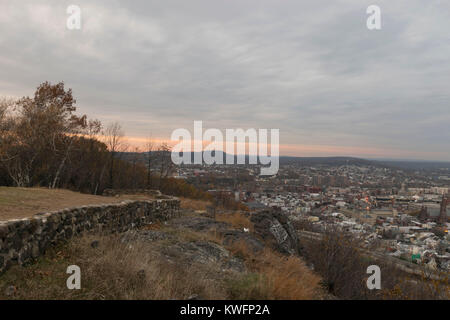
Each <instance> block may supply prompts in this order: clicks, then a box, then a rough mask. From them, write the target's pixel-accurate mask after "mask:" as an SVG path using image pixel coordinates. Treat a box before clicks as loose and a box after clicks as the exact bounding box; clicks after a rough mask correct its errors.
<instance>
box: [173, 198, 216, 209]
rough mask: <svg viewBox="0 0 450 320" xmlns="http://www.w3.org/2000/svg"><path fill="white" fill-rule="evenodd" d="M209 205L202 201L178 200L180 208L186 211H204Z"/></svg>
mask: <svg viewBox="0 0 450 320" xmlns="http://www.w3.org/2000/svg"><path fill="white" fill-rule="evenodd" d="M210 205H211V203H210V202H208V201H204V200H194V199H188V198H180V208H181V209H187V210H206V207H207V206H210Z"/></svg>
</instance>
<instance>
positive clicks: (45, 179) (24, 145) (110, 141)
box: [0, 82, 211, 199]
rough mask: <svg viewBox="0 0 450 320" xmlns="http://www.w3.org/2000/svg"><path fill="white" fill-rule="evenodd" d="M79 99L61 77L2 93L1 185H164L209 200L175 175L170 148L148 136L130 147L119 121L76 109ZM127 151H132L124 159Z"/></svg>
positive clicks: (86, 188)
mask: <svg viewBox="0 0 450 320" xmlns="http://www.w3.org/2000/svg"><path fill="white" fill-rule="evenodd" d="M75 104H76V100H75V99H74V97H73V95H72V90H71V89H66V88H65V87H64V83H63V82H59V83H57V84H51V83H49V82H44V83H42V84H40V85H39V86H38V87H37V89H36V91H35V93H34V96H33V97H22V98H20V99H11V98H0V185H2V186H16V187H35V186H40V187H48V188H67V189H71V190H75V191H80V192H84V193H91V194H101V193H102V192H103V190H104V189H106V188H113V189H143V188H147V189H160V190H161V191H162V192H163V193H166V194H173V195H177V196H184V197H190V198H196V199H210V198H211V196H210V195H208V194H207V193H205V192H203V191H201V190H198V189H196V188H195V187H193V186H192V185H190V184H188V183H186V182H185V181H184V180H181V179H175V178H173V177H171V175H172V173H173V171H174V169H175V168H174V166H173V163H172V161H171V160H170V147H169V146H168V145H167V144H166V143H162V144H160V145H156V144H155V143H153V141H152V140H151V139H150V138H149V139H148V140H147V143H146V144H145V146H144V150H143V149H141V148H131V147H130V146H129V145H128V144H127V142H126V140H125V133H124V131H123V129H122V127H121V126H120V124H119V123H118V122H114V123H111V124H109V125H107V126H106V127H104V126H103V124H102V123H101V122H100V121H99V120H98V119H89V118H88V117H87V116H86V115H78V114H76V106H75ZM127 151H132V152H131V153H129V154H131V156H128V157H126V159H125V158H124V155H126V154H127V153H126V152H127Z"/></svg>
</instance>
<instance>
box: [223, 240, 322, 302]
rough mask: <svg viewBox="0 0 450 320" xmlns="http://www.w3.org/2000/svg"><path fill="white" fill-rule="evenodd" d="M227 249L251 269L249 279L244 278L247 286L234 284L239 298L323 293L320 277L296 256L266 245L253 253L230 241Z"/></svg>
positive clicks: (298, 297)
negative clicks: (284, 254) (258, 251)
mask: <svg viewBox="0 0 450 320" xmlns="http://www.w3.org/2000/svg"><path fill="white" fill-rule="evenodd" d="M230 250H231V252H233V253H234V254H235V255H237V256H240V257H242V258H243V259H244V261H245V263H246V266H247V268H249V270H250V271H252V272H253V275H252V276H250V281H249V278H248V277H245V278H243V280H242V281H243V282H244V283H245V284H246V285H244V286H242V287H240V286H239V285H238V286H237V289H236V291H237V294H238V295H240V296H241V298H242V299H274V300H311V299H318V298H320V296H321V295H322V293H323V292H322V290H321V289H320V285H319V283H320V281H321V278H320V277H319V276H318V275H316V274H315V273H313V272H312V271H311V270H309V269H308V268H307V267H306V265H305V263H304V262H303V261H302V260H301V259H300V258H298V257H295V256H290V257H286V256H283V255H281V254H279V253H277V252H274V251H272V250H271V249H269V248H266V249H264V251H263V252H262V253H254V252H253V251H252V250H250V249H249V248H248V247H247V245H246V244H245V243H243V242H238V243H235V244H233V245H232V246H231V247H230Z"/></svg>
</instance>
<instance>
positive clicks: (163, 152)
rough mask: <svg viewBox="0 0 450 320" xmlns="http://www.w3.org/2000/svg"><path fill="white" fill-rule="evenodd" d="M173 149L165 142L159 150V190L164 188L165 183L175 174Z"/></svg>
mask: <svg viewBox="0 0 450 320" xmlns="http://www.w3.org/2000/svg"><path fill="white" fill-rule="evenodd" d="M171 150H172V148H171V147H170V146H169V144H168V143H166V142H163V143H161V145H160V146H159V148H158V162H159V189H161V188H162V186H163V182H164V181H165V179H167V177H168V176H169V175H170V174H171V173H172V172H173V168H174V166H173V162H172V159H171V157H170V152H171Z"/></svg>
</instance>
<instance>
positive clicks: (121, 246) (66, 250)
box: [0, 236, 226, 300]
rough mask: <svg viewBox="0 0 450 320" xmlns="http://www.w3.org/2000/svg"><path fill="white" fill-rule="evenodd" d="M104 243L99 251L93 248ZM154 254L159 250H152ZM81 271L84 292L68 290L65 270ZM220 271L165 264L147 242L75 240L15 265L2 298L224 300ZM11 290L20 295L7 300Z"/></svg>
mask: <svg viewBox="0 0 450 320" xmlns="http://www.w3.org/2000/svg"><path fill="white" fill-rule="evenodd" d="M94 239H100V241H99V247H97V248H92V247H91V246H90V243H91V242H92V240H94ZM154 249H155V250H154ZM72 264H75V265H78V266H79V267H80V269H81V287H82V288H81V289H80V290H68V289H67V287H66V280H67V277H68V275H67V274H66V268H67V266H69V265H72ZM218 270H220V269H219V267H216V266H212V265H211V264H210V265H208V266H201V265H192V266H186V265H185V264H182V263H177V262H176V261H172V262H170V261H167V260H165V259H163V258H162V257H161V256H160V255H159V254H158V252H157V250H156V247H154V248H153V247H152V246H151V245H149V244H148V243H140V242H133V243H132V244H130V243H128V244H126V243H122V242H121V241H120V240H119V238H118V237H114V236H113V237H109V238H105V237H102V238H98V237H97V238H93V237H84V238H81V239H76V240H74V241H73V242H72V243H70V244H68V245H66V246H64V247H63V248H59V249H55V250H52V251H51V252H49V253H48V254H46V255H45V256H44V257H42V258H40V259H39V261H38V262H37V263H35V264H32V265H30V266H27V267H19V266H15V267H13V268H12V269H11V270H9V271H8V272H6V273H5V274H4V275H2V276H0V299H7V298H9V299H11V298H13V299H89V300H91V299H96V300H97V299H100V300H104V299H138V300H140V299H152V300H158V299H187V298H188V297H189V296H191V295H192V294H198V295H199V296H201V297H202V298H205V299H224V298H226V290H225V288H224V283H222V282H223V281H222V280H223V279H222V280H214V277H217V274H218ZM11 285H13V286H14V287H15V288H16V293H15V294H14V295H13V296H12V297H7V296H4V292H5V289H6V288H7V287H9V286H11Z"/></svg>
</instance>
